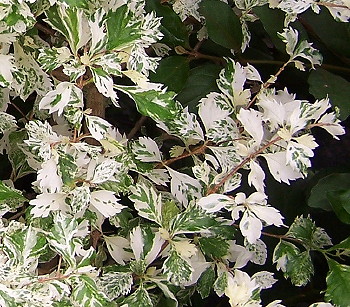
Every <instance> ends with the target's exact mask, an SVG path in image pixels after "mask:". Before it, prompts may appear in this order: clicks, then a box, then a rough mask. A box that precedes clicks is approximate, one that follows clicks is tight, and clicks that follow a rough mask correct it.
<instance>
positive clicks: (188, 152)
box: [156, 141, 209, 168]
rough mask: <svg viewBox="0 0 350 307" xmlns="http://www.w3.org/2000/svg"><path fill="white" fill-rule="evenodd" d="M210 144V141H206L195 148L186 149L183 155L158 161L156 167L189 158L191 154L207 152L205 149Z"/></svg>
mask: <svg viewBox="0 0 350 307" xmlns="http://www.w3.org/2000/svg"><path fill="white" fill-rule="evenodd" d="M208 144H209V141H206V142H205V143H204V144H203V145H200V146H198V147H196V148H195V149H194V150H191V151H186V152H184V153H183V154H182V155H180V156H178V157H175V158H171V159H168V160H165V161H162V162H160V163H158V165H157V166H156V168H162V167H164V166H167V165H170V164H172V163H174V162H176V161H178V160H181V159H185V158H188V157H191V156H194V155H200V154H202V153H204V152H205V150H206V149H207V147H208Z"/></svg>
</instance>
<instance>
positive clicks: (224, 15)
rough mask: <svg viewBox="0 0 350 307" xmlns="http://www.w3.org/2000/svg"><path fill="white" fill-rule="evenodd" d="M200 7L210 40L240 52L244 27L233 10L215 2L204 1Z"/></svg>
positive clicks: (222, 3) (211, 0) (213, 0)
mask: <svg viewBox="0 0 350 307" xmlns="http://www.w3.org/2000/svg"><path fill="white" fill-rule="evenodd" d="M199 7H200V9H199V12H200V13H201V14H202V15H203V16H204V17H205V22H206V26H207V28H208V35H209V38H210V39H211V40H212V41H213V42H215V43H217V44H219V45H221V46H224V47H226V48H229V49H234V50H235V51H239V49H240V48H241V45H242V40H243V34H242V26H241V22H240V20H239V17H238V16H237V15H236V14H235V13H234V12H233V10H232V8H231V7H230V6H229V5H228V4H226V3H224V2H220V1H215V0H204V1H202V2H201V3H200V6H199Z"/></svg>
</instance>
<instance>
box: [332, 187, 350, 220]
mask: <svg viewBox="0 0 350 307" xmlns="http://www.w3.org/2000/svg"><path fill="white" fill-rule="evenodd" d="M327 199H328V200H329V202H330V203H331V205H332V208H333V211H334V213H335V214H336V216H337V217H338V219H339V220H341V221H342V222H343V223H345V224H350V190H336V191H329V192H328V193H327Z"/></svg>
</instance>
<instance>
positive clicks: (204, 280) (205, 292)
mask: <svg viewBox="0 0 350 307" xmlns="http://www.w3.org/2000/svg"><path fill="white" fill-rule="evenodd" d="M215 277H216V275H215V270H214V268H213V267H212V266H210V267H209V268H208V269H206V270H205V271H204V272H203V273H202V275H201V277H200V279H199V281H198V284H197V291H198V292H199V294H200V295H201V297H202V299H205V298H207V297H208V296H209V295H210V292H211V290H212V289H213V286H214V282H215Z"/></svg>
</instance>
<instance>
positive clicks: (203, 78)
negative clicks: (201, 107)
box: [176, 64, 221, 112]
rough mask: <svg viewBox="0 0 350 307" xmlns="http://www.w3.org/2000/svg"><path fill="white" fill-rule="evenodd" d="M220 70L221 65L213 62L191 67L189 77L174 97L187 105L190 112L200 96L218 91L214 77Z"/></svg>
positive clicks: (194, 108)
mask: <svg viewBox="0 0 350 307" xmlns="http://www.w3.org/2000/svg"><path fill="white" fill-rule="evenodd" d="M220 71H221V67H220V66H218V65H214V64H204V65H201V66H198V67H195V68H193V69H191V70H190V73H189V77H188V79H187V81H186V83H185V84H184V87H183V89H182V90H181V92H180V93H179V94H178V95H177V96H176V99H177V100H179V101H180V102H181V103H182V105H184V106H188V107H189V110H190V111H191V112H194V111H195V110H196V106H197V104H198V101H199V100H200V99H201V98H203V97H205V96H206V95H207V94H209V93H210V92H215V91H218V87H217V85H216V79H217V78H218V76H219V72H220Z"/></svg>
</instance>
